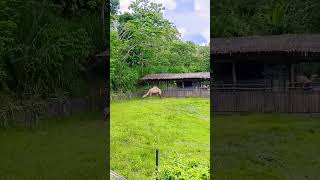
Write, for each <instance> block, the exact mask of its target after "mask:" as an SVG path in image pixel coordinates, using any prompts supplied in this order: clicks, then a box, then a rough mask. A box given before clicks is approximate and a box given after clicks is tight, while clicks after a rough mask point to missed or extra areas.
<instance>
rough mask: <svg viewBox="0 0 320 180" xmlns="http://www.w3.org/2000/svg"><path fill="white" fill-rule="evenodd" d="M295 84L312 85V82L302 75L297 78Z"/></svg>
mask: <svg viewBox="0 0 320 180" xmlns="http://www.w3.org/2000/svg"><path fill="white" fill-rule="evenodd" d="M297 82H298V83H302V84H310V83H312V81H311V80H310V79H309V78H308V77H306V76H303V75H299V76H297Z"/></svg>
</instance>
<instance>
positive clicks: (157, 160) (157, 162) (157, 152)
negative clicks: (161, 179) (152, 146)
mask: <svg viewBox="0 0 320 180" xmlns="http://www.w3.org/2000/svg"><path fill="white" fill-rule="evenodd" d="M158 155H159V150H158V148H157V149H156V180H158V165H159V158H158V157H159V156H158Z"/></svg>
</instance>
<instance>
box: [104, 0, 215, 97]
mask: <svg viewBox="0 0 320 180" xmlns="http://www.w3.org/2000/svg"><path fill="white" fill-rule="evenodd" d="M129 9H130V10H131V11H130V12H125V13H119V12H117V14H115V15H114V18H113V19H112V22H111V24H112V28H111V40H110V45H111V62H110V63H111V64H110V66H111V68H110V77H111V89H112V90H113V91H128V90H132V89H134V88H135V87H136V85H137V80H138V79H139V78H140V77H141V76H143V75H145V74H150V73H169V72H172V73H180V72H198V71H208V70H209V54H210V53H209V47H208V46H200V45H197V44H194V43H192V42H184V41H182V40H181V35H180V34H179V32H178V30H177V29H176V27H175V25H174V24H173V23H171V22H170V21H169V20H167V19H165V18H164V16H163V10H164V7H163V6H162V5H161V4H157V3H153V2H150V1H148V0H136V1H133V2H132V3H131V5H130V7H129Z"/></svg>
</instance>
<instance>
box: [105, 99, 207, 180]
mask: <svg viewBox="0 0 320 180" xmlns="http://www.w3.org/2000/svg"><path fill="white" fill-rule="evenodd" d="M209 104H210V103H209V99H201V98H162V99H159V98H158V97H155V98H147V99H137V100H128V101H117V102H111V110H110V113H111V119H110V127H111V130H110V131H111V137H110V142H111V144H110V151H111V168H112V169H113V170H114V171H116V172H117V173H119V174H121V175H123V176H125V177H127V178H128V179H130V180H135V179H137V180H141V179H143V180H144V179H154V177H153V175H154V172H155V148H156V147H158V148H159V176H160V177H162V178H166V177H167V178H168V176H171V175H174V174H175V173H178V174H179V173H181V175H180V177H191V176H194V179H200V176H202V175H203V174H207V175H208V170H209V167H208V166H209V163H210V162H209V160H210V116H209ZM196 166H197V167H196ZM190 167H194V168H190ZM190 174H192V175H190Z"/></svg>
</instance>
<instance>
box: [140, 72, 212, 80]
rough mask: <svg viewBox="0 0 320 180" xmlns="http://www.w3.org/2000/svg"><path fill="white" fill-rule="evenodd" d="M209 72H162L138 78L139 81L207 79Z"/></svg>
mask: <svg viewBox="0 0 320 180" xmlns="http://www.w3.org/2000/svg"><path fill="white" fill-rule="evenodd" d="M209 79H210V72H196V73H162V74H148V75H145V76H144V77H142V78H141V79H140V81H165V80H209Z"/></svg>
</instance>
